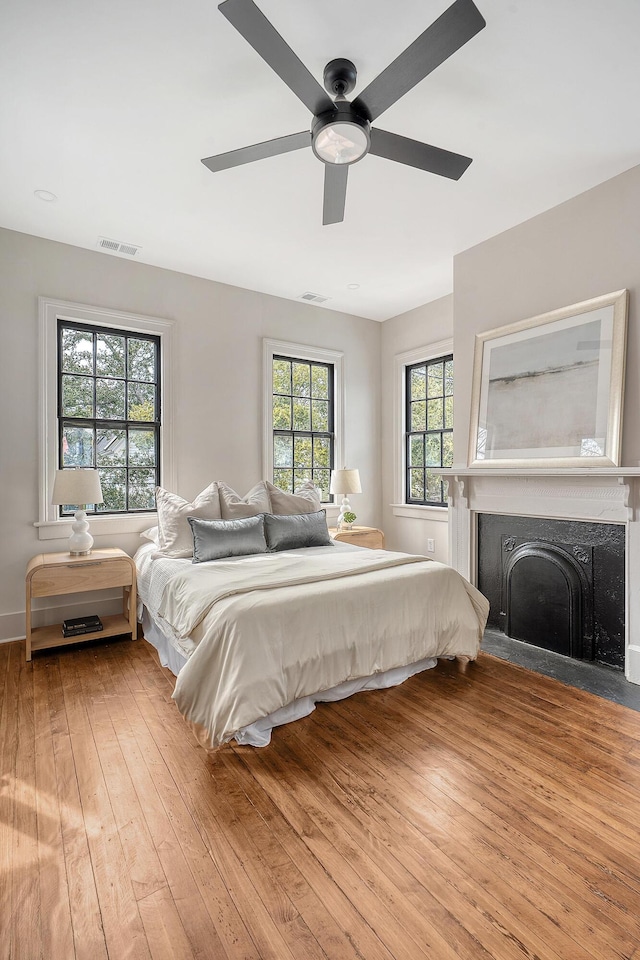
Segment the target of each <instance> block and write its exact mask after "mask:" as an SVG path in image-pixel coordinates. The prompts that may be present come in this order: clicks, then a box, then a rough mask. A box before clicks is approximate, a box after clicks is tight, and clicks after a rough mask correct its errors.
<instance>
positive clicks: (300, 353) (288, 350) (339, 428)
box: [262, 337, 345, 519]
mask: <svg viewBox="0 0 640 960" xmlns="http://www.w3.org/2000/svg"><path fill="white" fill-rule="evenodd" d="M262 344H263V349H262V357H263V364H262V371H263V373H262V384H263V404H262V407H263V421H262V422H263V426H262V471H263V474H262V475H263V476H264V477H265V478H266V479H268V480H270V481H271V482H273V358H274V356H285V357H291V359H292V360H310V361H311V362H312V363H331V364H333V402H334V412H333V426H334V435H335V438H334V444H333V453H334V469H339V468H340V465H341V464H342V465H344V463H345V459H344V353H341V352H339V351H337V350H326V349H325V348H324V347H310V346H309V345H308V344H304V343H290V342H289V341H286V340H270V339H268V338H266V337H265V338H264V339H263V341H262ZM322 508H323V510H326V512H327V518H330V519H337V517H338V514H339V512H340V507H339V505H338V504H336V503H323V505H322Z"/></svg>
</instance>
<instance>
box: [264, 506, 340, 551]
mask: <svg viewBox="0 0 640 960" xmlns="http://www.w3.org/2000/svg"><path fill="white" fill-rule="evenodd" d="M264 533H265V537H266V539H267V546H268V548H269V550H270V551H272V552H277V551H279V550H297V549H299V548H300V547H326V546H333V540H332V539H331V536H330V534H329V531H328V529H327V516H326V513H325V512H324V510H318V511H317V512H316V513H298V514H293V515H289V516H285V517H279V516H276V515H275V514H273V513H267V514H265V517H264Z"/></svg>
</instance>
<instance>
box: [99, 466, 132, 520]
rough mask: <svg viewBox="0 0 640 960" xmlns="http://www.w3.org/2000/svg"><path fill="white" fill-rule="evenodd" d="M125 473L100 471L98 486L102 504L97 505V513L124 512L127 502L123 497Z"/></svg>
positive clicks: (121, 471)
mask: <svg viewBox="0 0 640 960" xmlns="http://www.w3.org/2000/svg"><path fill="white" fill-rule="evenodd" d="M126 478H127V472H126V470H124V469H121V470H111V469H109V470H105V469H101V470H100V486H101V487H102V496H103V497H104V503H100V504H98V512H99V513H104V512H105V511H118V512H121V511H123V510H126V508H127V502H126V495H125V488H126V482H127V480H126Z"/></svg>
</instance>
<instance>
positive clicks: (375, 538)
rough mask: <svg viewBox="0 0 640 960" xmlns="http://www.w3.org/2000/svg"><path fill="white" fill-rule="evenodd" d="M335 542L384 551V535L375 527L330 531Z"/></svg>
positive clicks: (334, 529)
mask: <svg viewBox="0 0 640 960" xmlns="http://www.w3.org/2000/svg"><path fill="white" fill-rule="evenodd" d="M329 533H330V534H331V536H332V537H333V539H334V540H342V542H343V543H352V544H353V545H354V546H356V547H369V549H370V550H384V533H383V532H382V530H376V528H375V527H352V528H351V530H339V531H338V530H336V528H335V527H331V528H330V529H329Z"/></svg>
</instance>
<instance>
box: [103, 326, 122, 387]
mask: <svg viewBox="0 0 640 960" xmlns="http://www.w3.org/2000/svg"><path fill="white" fill-rule="evenodd" d="M124 351H125V339H124V337H112V336H110V335H109V334H107V333H99V334H97V336H96V374H97V375H98V376H99V377H119V378H120V379H121V380H123V379H124V377H125V376H126V371H125V362H124V356H125V354H124Z"/></svg>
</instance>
